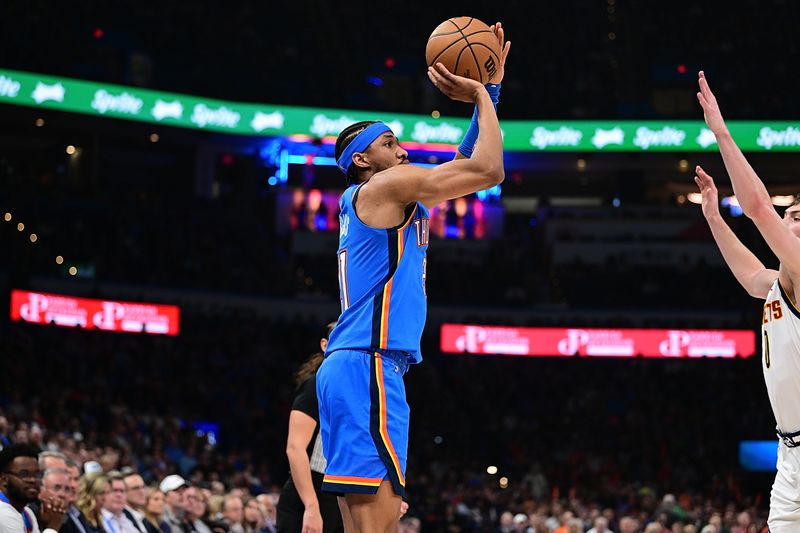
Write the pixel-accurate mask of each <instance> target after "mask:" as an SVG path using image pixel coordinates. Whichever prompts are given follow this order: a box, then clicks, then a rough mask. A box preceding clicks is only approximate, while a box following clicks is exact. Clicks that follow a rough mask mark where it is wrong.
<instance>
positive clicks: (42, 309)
mask: <svg viewBox="0 0 800 533" xmlns="http://www.w3.org/2000/svg"><path fill="white" fill-rule="evenodd" d="M11 320H13V321H15V322H18V321H23V322H30V323H32V324H51V325H55V326H64V327H73V328H74V327H79V328H83V329H100V330H104V331H121V332H125V333H149V334H152V335H177V334H178V331H179V322H180V309H178V306H177V305H156V304H146V303H135V302H115V301H109V300H94V299H89V298H75V297H73V296H62V295H60V294H45V293H41V292H29V291H19V290H12V291H11Z"/></svg>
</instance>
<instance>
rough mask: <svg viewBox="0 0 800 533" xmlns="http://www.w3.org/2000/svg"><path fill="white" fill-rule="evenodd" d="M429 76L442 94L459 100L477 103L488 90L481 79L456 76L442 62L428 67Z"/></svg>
mask: <svg viewBox="0 0 800 533" xmlns="http://www.w3.org/2000/svg"><path fill="white" fill-rule="evenodd" d="M428 77H429V78H430V79H431V82H433V85H434V86H435V87H436V88H437V89H439V90H440V91H442V94H444V95H445V96H447V97H448V98H450V99H451V100H456V101H459V102H469V103H475V102H477V101H478V98H479V96H480V94H481V91H483V92H486V89H485V88H484V87H483V84H481V83H480V82H479V81H475V80H473V79H470V78H465V77H463V76H456V75H455V74H453V73H451V72H450V71H449V70H447V68H446V67H445V66H444V65H442V64H441V63H436V64H435V65H433V66H431V67H428Z"/></svg>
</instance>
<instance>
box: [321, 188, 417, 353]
mask: <svg viewBox="0 0 800 533" xmlns="http://www.w3.org/2000/svg"><path fill="white" fill-rule="evenodd" d="M359 187H360V185H359V186H356V185H353V186H351V187H349V188H348V189H347V190H346V191H345V192H344V194H343V195H342V198H341V199H340V200H339V250H338V252H337V255H338V259H339V297H340V299H341V305H342V314H341V315H340V316H339V321H338V323H337V324H336V328H335V329H334V330H333V331H332V332H331V335H330V338H329V340H328V349H327V350H326V355H327V354H330V353H331V352H334V351H336V350H344V349H350V350H359V349H363V350H369V351H379V350H399V351H403V352H407V353H408V354H410V355H411V357H412V360H413V362H414V363H419V362H420V361H421V360H422V355H421V354H420V347H419V344H420V337H421V336H422V329H423V327H424V326H425V315H426V313H427V303H426V296H425V269H426V266H427V265H426V257H425V253H426V251H427V249H428V241H429V220H430V217H429V215H428V210H427V209H426V208H425V206H423V205H422V204H420V203H416V204H414V205H413V207H412V208H411V212H410V213H407V216H406V220H405V222H404V223H403V224H402V225H400V226H397V227H395V228H389V229H378V228H373V227H370V226H367V225H366V224H364V223H363V222H362V221H361V220H360V219H359V218H358V215H357V214H356V210H355V208H354V204H355V201H356V199H357V198H358V192H359V190H360V189H359Z"/></svg>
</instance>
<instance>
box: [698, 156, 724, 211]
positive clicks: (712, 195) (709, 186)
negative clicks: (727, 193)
mask: <svg viewBox="0 0 800 533" xmlns="http://www.w3.org/2000/svg"><path fill="white" fill-rule="evenodd" d="M695 172H696V174H697V175H696V176H695V177H694V182H695V183H697V186H698V187H699V188H700V194H702V195H703V204H702V205H703V216H704V217H706V218H711V217H714V216H719V193H718V192H717V186H716V185H714V178H712V177H711V176H709V175H708V174H707V173H706V171H705V170H703V167H701V166H700V165H697V167H696V168H695Z"/></svg>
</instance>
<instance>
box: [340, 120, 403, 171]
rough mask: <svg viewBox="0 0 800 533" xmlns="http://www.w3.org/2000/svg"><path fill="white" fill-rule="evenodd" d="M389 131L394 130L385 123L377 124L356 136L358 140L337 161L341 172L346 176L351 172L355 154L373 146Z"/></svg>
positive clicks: (349, 145)
mask: <svg viewBox="0 0 800 533" xmlns="http://www.w3.org/2000/svg"><path fill="white" fill-rule="evenodd" d="M387 131H389V132H391V131H392V129H391V128H390V127H389V126H387V125H386V124H384V123H383V122H376V123H375V124H370V125H369V126H367V127H366V128H364V130H362V131H361V133H359V134H358V135H356V138H355V139H353V140H352V141H351V142H350V144H348V145H347V148H345V149H344V151H343V152H342V155H341V156H339V159H338V160H337V161H336V165H337V166H338V167H339V170H341V171H342V172H344V174H345V176H346V175H347V172H348V170H350V165H352V164H353V154H355V153H358V152H363V151H364V150H366V149H367V148H368V147H369V145H370V144H372V141H374V140H375V139H377V138H378V137H380V136H381V135H383V134H384V133H386V132H387Z"/></svg>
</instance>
